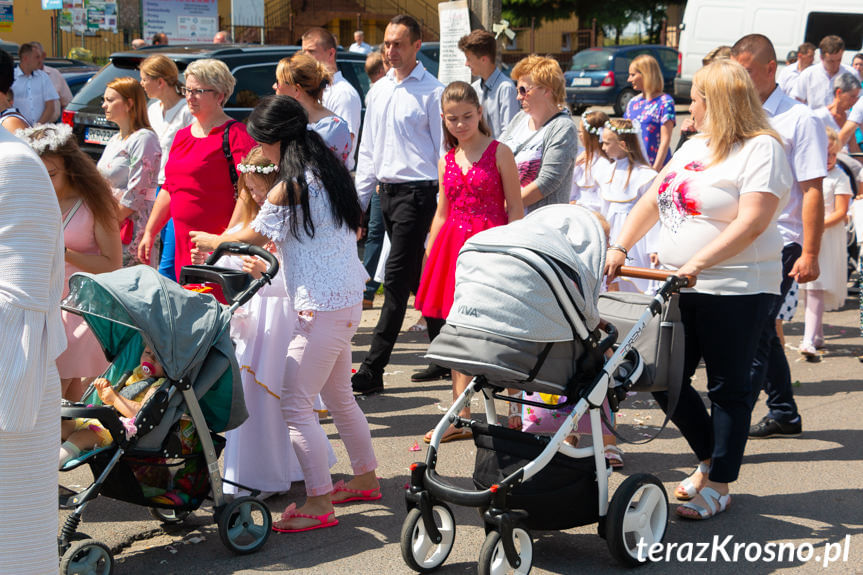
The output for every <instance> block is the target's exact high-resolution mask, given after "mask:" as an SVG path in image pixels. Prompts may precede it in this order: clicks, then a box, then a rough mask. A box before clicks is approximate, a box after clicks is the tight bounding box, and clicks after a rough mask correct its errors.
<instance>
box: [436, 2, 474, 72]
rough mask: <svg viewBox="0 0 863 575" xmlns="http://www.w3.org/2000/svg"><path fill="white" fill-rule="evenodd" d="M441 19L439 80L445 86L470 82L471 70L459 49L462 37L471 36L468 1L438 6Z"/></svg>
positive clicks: (445, 3)
mask: <svg viewBox="0 0 863 575" xmlns="http://www.w3.org/2000/svg"><path fill="white" fill-rule="evenodd" d="M438 15H439V17H440V67H439V68H438V73H437V78H438V80H440V81H441V82H442V83H443V84H444V85H446V84H449V83H450V82H454V81H456V80H461V81H463V82H470V69H469V68H468V67H467V66H465V65H464V53H463V52H462V51H461V50H459V49H458V41H459V40H460V39H461V37H462V36H467V35H468V34H470V12H469V11H468V8H467V0H456V1H455V2H443V3H441V4H438Z"/></svg>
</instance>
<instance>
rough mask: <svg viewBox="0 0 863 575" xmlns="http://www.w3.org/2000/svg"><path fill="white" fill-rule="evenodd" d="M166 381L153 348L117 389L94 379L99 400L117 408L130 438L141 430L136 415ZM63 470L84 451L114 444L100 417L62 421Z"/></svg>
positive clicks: (61, 455) (61, 457) (146, 349)
mask: <svg viewBox="0 0 863 575" xmlns="http://www.w3.org/2000/svg"><path fill="white" fill-rule="evenodd" d="M164 382H165V371H164V369H163V368H162V366H161V364H159V362H158V360H157V359H156V355H155V354H154V353H153V350H151V349H150V348H149V347H144V351H143V353H141V364H140V365H139V366H138V367H136V368H135V369H134V370H133V371H132V373H131V375H129V377H128V378H126V380H125V381H124V382H123V383H122V384H121V385H120V386H118V387H117V388H116V389H115V388H113V387H111V382H110V381H108V380H107V379H105V378H101V377H100V378H97V379H96V380H95V381H93V387H94V388H95V389H96V392H97V393H98V395H99V399H100V400H101V401H102V403H103V404H104V405H106V406H111V407H113V408H114V409H116V410H117V411H118V412H119V413H120V415H121V417H120V420H121V421H122V422H123V426H124V428H125V431H126V436H127V437H132V436H133V435H135V433H136V432H137V429H136V428H135V423H134V420H135V416H136V415H138V412H139V411H140V410H141V406H142V405H143V404H144V402H146V401H147V399H149V397H150V396H151V395H152V394H153V393H154V392H155V391H156V390H157V389H159V387H160V386H161V385H162V384H163V383H164ZM60 438H61V439H62V440H63V444H62V445H61V446H60V469H62V468H63V466H64V465H65V464H66V463H67V462H68V461H70V460H72V459H76V458H78V457H79V456H80V455H81V453H82V452H86V451H90V450H92V449H98V448H100V447H105V446H107V445H110V444H111V442H112V441H113V438H112V437H111V433H110V432H109V431H108V430H107V429H105V426H103V425H102V423H100V422H99V420H98V419H92V418H83V417H81V418H77V419H64V420H63V421H62V422H61V424H60Z"/></svg>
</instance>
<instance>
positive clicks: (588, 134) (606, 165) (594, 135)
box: [569, 110, 611, 212]
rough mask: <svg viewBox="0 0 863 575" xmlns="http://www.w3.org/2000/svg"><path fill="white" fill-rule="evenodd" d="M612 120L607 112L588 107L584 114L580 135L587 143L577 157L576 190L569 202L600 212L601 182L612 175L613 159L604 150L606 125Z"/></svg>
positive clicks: (574, 182)
mask: <svg viewBox="0 0 863 575" xmlns="http://www.w3.org/2000/svg"><path fill="white" fill-rule="evenodd" d="M607 121H608V116H607V115H606V114H605V112H601V111H599V110H588V111H587V112H585V113H584V114H582V115H581V122H580V123H579V126H578V137H579V138H580V139H581V144H582V145H583V146H584V151H583V152H581V153H580V154H579V155H578V157H577V158H576V159H575V169H573V171H572V191H571V192H570V194H569V203H571V204H578V205H579V206H584V207H585V208H587V209H589V210H591V211H594V212H600V211H601V210H602V200H600V197H599V186H600V182H604V181H607V180H608V179H609V177H610V176H611V162H609V161H608V157H607V156H606V155H605V152H604V151H603V150H602V141H601V140H600V136H601V135H602V129H603V127H604V126H605V123H606V122H607Z"/></svg>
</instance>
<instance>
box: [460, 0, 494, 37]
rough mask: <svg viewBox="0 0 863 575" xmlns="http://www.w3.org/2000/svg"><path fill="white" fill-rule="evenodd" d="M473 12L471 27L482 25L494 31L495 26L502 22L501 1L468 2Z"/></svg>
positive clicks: (476, 0)
mask: <svg viewBox="0 0 863 575" xmlns="http://www.w3.org/2000/svg"><path fill="white" fill-rule="evenodd" d="M468 8H470V12H471V27H474V26H475V25H477V24H478V25H480V26H482V28H483V29H484V30H487V31H489V32H491V31H492V29H491V27H492V25H493V24H495V23H497V22H500V11H501V0H468Z"/></svg>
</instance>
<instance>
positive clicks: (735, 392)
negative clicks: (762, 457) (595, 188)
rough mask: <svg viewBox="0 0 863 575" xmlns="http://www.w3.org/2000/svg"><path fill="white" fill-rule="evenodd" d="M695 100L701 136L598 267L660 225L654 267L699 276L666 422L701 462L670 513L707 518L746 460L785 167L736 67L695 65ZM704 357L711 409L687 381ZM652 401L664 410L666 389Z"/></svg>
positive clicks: (687, 296) (686, 303) (725, 500)
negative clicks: (754, 368)
mask: <svg viewBox="0 0 863 575" xmlns="http://www.w3.org/2000/svg"><path fill="white" fill-rule="evenodd" d="M691 95H692V105H691V106H690V112H691V115H692V119H693V120H694V121H695V126H696V128H697V129H698V131H699V132H700V134H699V136H696V137H693V138H691V139H690V140H689V141H687V142H686V144H685V145H684V146H683V147H682V148H680V150H679V151H678V152H677V153H676V154H675V155H674V157H673V158H672V159H671V161H670V162H669V163H668V164H667V165H666V167H665V168H664V169H663V170H662V172H660V174H659V176H658V177H657V178H656V181H655V182H654V184H653V186H652V187H651V189H650V190H649V191H648V192H647V194H645V195H644V196H643V197H642V199H641V200H640V201H639V202H638V204H637V205H636V206H635V207H634V208H633V209H632V211H631V212H630V214H629V217H628V218H627V220H626V223H625V224H624V227H623V230H622V231H621V233H620V235H619V236H618V237H617V238H613V239H612V244H611V246H610V247H609V251H608V256H607V260H606V271H607V273H608V274H609V276H612V277H613V276H614V275H615V274H616V273H617V271H618V270H619V268H620V266H621V265H623V263H624V261H625V257H626V251H627V250H628V249H629V248H631V247H632V246H633V245H634V244H635V242H636V241H637V240H638V239H639V238H641V237H642V236H643V235H644V234H645V233H647V231H648V230H649V229H650V228H651V227H652V226H653V225H654V224H655V223H656V221H657V220H659V221H660V222H661V230H660V240H659V260H660V261H661V262H662V263H663V265H664V266H666V267H667V268H668V269H670V270H673V271H675V273H677V274H679V275H689V276H697V284H696V285H695V287H694V288H692V289H685V290H683V293H681V295H680V311H681V318H682V320H683V325H684V329H685V332H686V340H685V342H686V343H685V348H684V368H683V369H684V380H683V388H682V389H681V392H680V399H679V402H678V405H677V409H676V410H675V412H674V413H673V414H671V420H672V421H673V422H674V423H675V425H677V427H678V428H679V429H680V431H681V433H683V436H684V437H685V438H686V440H687V442H688V443H689V445H690V447H691V448H692V450H693V451H694V452H695V455H696V456H697V457H698V461H699V466H698V469H697V470H696V471H695V473H693V474H692V476H690V477H689V478H687V479H686V480H684V481H683V482H682V483H681V484H680V485H679V486H678V487H677V489H676V490H675V496H676V497H677V498H678V499H680V500H684V501H687V503H684V504H683V505H681V506H679V507H678V508H677V513H678V515H680V516H682V517H685V518H689V519H707V518H709V517H712V516H713V515H716V514H717V513H719V512H721V511H724V510H725V509H726V508H727V506H728V504H729V503H730V501H731V496H730V495H729V494H728V491H729V483H731V482H732V481H735V480H736V479H737V477H738V474H739V471H740V465H741V462H742V460H743V451H744V448H745V446H746V440H747V437H748V430H749V419H750V412H751V406H750V400H749V381H750V377H749V370H750V366H751V365H752V357H753V354H754V353H755V348H756V346H757V344H758V337H759V334H760V333H761V332H762V329H763V326H764V322H765V321H770V319H769V318H768V317H767V314H768V309H769V307H770V306H769V305H768V304H769V303H770V298H771V294H778V293H779V281H780V276H781V263H780V253H781V252H782V238H781V237H780V235H779V230H778V229H777V227H776V225H775V224H776V218H777V217H778V214H779V210H780V209H781V207H782V206H783V205H784V203H785V202H786V201H787V200H788V194H789V190H790V185H791V170H790V167H789V165H788V160H787V159H786V157H785V152H784V151H783V148H782V145H781V143H780V140H779V136H778V135H777V134H776V133H775V132H774V131H773V130H771V129H770V126H769V124H768V122H767V118H766V116H765V114H764V111H763V109H762V107H761V102H760V100H759V98H758V94H757V92H756V91H755V87H754V86H753V84H752V81H751V80H750V78H749V75H748V74H747V73H746V70H745V69H744V68H743V67H742V66H740V65H739V64H737V63H736V62H731V61H728V60H723V61H717V62H714V63H712V64H710V65H708V66H706V67H704V68H702V69H701V70H699V71H698V72H697V73H696V75H695V78H694V79H693V85H692V94H691ZM702 359H703V360H704V363H705V365H706V366H707V394H708V397H709V398H710V401H711V413H708V411H707V408H706V407H705V405H704V403H703V401H702V400H701V397H700V396H699V394H698V392H697V391H695V389H694V388H693V387H692V383H691V377H692V375H693V374H694V373H695V369H696V367H697V366H698V363H699V362H700V361H701V360H702ZM655 397H656V399H657V401H658V402H659V404H660V405H661V406H662V407H663V409H666V408H667V404H668V402H667V395H666V393H664V392H663V393H657V394H655Z"/></svg>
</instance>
